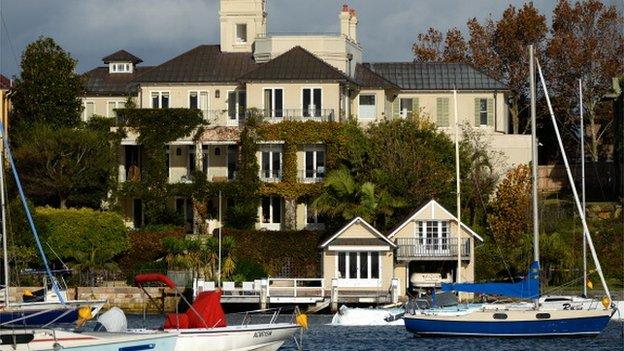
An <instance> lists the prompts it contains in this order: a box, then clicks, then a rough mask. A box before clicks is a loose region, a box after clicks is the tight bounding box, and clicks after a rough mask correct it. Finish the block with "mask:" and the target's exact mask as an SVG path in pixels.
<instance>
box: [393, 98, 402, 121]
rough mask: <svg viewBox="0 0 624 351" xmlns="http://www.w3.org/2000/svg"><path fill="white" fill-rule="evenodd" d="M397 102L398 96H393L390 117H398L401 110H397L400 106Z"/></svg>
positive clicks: (398, 100)
mask: <svg viewBox="0 0 624 351" xmlns="http://www.w3.org/2000/svg"><path fill="white" fill-rule="evenodd" d="M399 102H400V99H399V97H398V96H397V97H396V98H394V101H393V102H392V118H399V117H400V115H399V113H400V112H401V111H399V109H400V108H401V105H400V104H399Z"/></svg>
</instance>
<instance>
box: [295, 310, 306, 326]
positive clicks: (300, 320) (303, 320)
mask: <svg viewBox="0 0 624 351" xmlns="http://www.w3.org/2000/svg"><path fill="white" fill-rule="evenodd" d="M295 321H297V324H299V325H300V326H301V327H302V328H303V329H308V316H307V315H305V314H303V313H298V314H297V317H295Z"/></svg>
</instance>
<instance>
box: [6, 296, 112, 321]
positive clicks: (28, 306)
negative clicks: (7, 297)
mask: <svg viewBox="0 0 624 351" xmlns="http://www.w3.org/2000/svg"><path fill="white" fill-rule="evenodd" d="M105 302H106V301H71V302H68V303H67V305H66V306H63V305H62V304H61V303H60V302H31V303H20V304H15V305H11V306H10V307H9V308H7V309H4V310H0V325H4V324H5V323H7V322H9V321H14V320H16V322H15V323H11V324H8V325H11V326H27V327H32V326H42V325H47V324H50V323H54V324H63V323H74V322H76V320H78V308H80V307H89V308H91V315H92V316H96V315H97V314H98V313H99V311H100V310H101V309H102V306H104V303H105ZM8 325H7V326H8Z"/></svg>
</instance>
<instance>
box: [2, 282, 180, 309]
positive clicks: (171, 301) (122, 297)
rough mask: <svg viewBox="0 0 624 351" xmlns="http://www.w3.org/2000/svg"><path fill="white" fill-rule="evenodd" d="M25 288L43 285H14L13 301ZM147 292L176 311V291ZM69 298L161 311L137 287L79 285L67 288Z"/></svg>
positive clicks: (32, 288) (158, 290)
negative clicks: (105, 301) (174, 294)
mask: <svg viewBox="0 0 624 351" xmlns="http://www.w3.org/2000/svg"><path fill="white" fill-rule="evenodd" d="M24 289H28V290H30V291H35V290H39V289H41V287H12V288H11V289H10V293H11V301H22V294H23V291H24ZM146 290H147V292H148V293H149V294H150V295H151V296H152V297H153V298H154V299H155V300H156V301H157V303H158V304H159V306H160V305H162V301H163V299H164V301H165V311H166V312H173V311H175V306H176V303H177V301H178V299H177V298H176V297H174V296H172V295H173V293H174V291H173V290H171V289H168V288H146ZM67 295H68V298H70V299H75V300H107V301H108V302H107V303H106V305H104V309H109V308H111V307H113V306H115V307H119V308H121V309H122V310H124V311H125V312H128V313H142V312H143V311H144V309H145V308H147V312H149V313H158V312H161V311H160V310H159V309H158V308H157V307H156V306H155V305H154V304H153V303H150V300H149V298H148V297H147V296H146V295H145V294H143V293H142V290H141V289H139V288H136V287H129V286H115V287H78V288H69V289H68V290H67Z"/></svg>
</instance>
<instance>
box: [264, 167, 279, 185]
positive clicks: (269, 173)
mask: <svg viewBox="0 0 624 351" xmlns="http://www.w3.org/2000/svg"><path fill="white" fill-rule="evenodd" d="M260 180H262V181H264V182H269V183H276V182H279V181H281V180H282V170H281V169H272V170H271V169H263V170H261V171H260Z"/></svg>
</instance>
